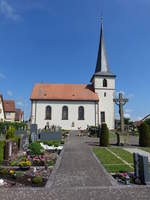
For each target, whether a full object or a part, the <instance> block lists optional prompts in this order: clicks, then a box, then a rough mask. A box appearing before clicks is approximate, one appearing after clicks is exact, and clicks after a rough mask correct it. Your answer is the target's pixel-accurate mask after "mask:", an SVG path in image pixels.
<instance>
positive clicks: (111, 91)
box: [94, 77, 115, 129]
mask: <svg viewBox="0 0 150 200" xmlns="http://www.w3.org/2000/svg"><path fill="white" fill-rule="evenodd" d="M105 79H106V80H107V87H103V80H104V77H95V78H94V86H95V92H96V93H97V94H98V96H99V123H101V112H105V122H106V123H107V125H108V128H109V129H114V125H115V123H114V122H115V104H114V102H113V99H114V97H115V96H114V95H115V79H114V78H111V77H106V78H105Z"/></svg>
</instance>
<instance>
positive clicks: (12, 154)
mask: <svg viewBox="0 0 150 200" xmlns="http://www.w3.org/2000/svg"><path fill="white" fill-rule="evenodd" d="M18 127H19V129H20V130H19V129H18ZM24 128H26V125H25V124H24V123H22V124H19V123H18V124H16V123H0V133H2V134H1V137H0V181H1V183H2V184H0V187H3V186H4V187H14V186H19V187H20V186H21V187H22V186H31V187H42V186H44V185H45V184H46V182H47V180H48V178H49V176H50V174H51V172H52V170H53V167H54V166H55V163H56V161H57V158H58V156H59V154H60V152H61V150H62V149H63V144H64V140H63V141H62V142H61V139H59V140H46V139H45V140H43V139H42V140H40V139H38V137H37V138H36V139H35V138H34V137H32V135H31V134H30V131H29V130H25V131H24V130H23V129H24ZM16 130H17V133H16ZM20 131H21V134H20ZM24 134H25V135H24ZM60 135H61V134H60ZM33 139H35V140H34V141H33ZM63 139H64V138H63ZM26 141H27V142H26Z"/></svg>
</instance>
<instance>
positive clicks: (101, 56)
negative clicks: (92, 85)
mask: <svg viewBox="0 0 150 200" xmlns="http://www.w3.org/2000/svg"><path fill="white" fill-rule="evenodd" d="M97 75H99V76H111V77H115V75H114V74H113V73H111V72H110V69H109V64H108V60H107V55H106V49H105V43H104V30H103V17H101V32H100V43H99V49H98V56H97V63H96V69H95V73H94V75H93V77H94V76H97ZM93 77H92V79H93ZM92 79H91V81H92Z"/></svg>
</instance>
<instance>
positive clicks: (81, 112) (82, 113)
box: [78, 106, 84, 120]
mask: <svg viewBox="0 0 150 200" xmlns="http://www.w3.org/2000/svg"><path fill="white" fill-rule="evenodd" d="M78 119H79V120H84V107H83V106H80V107H79V110H78Z"/></svg>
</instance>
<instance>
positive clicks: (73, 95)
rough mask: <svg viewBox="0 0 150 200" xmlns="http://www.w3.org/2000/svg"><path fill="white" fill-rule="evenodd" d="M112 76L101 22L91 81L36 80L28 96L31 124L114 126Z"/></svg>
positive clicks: (82, 127) (72, 128)
mask: <svg viewBox="0 0 150 200" xmlns="http://www.w3.org/2000/svg"><path fill="white" fill-rule="evenodd" d="M115 78H116V76H115V75H114V74H113V73H112V72H111V71H110V69H109V65H108V60H107V55H106V49H105V44H104V31H103V22H101V31H100V42H99V49H98V56H97V64H96V68H95V72H94V74H93V76H92V77H91V80H90V83H89V84H51V83H36V84H35V85H34V88H33V90H32V94H31V97H30V100H31V124H37V125H38V129H43V128H44V127H45V126H52V125H55V126H60V127H62V129H66V130H77V129H78V128H80V129H82V130H84V129H86V128H87V126H98V125H101V124H102V123H104V122H105V123H107V125H108V127H109V129H114V121H115V104H114V102H113V99H114V95H115Z"/></svg>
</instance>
